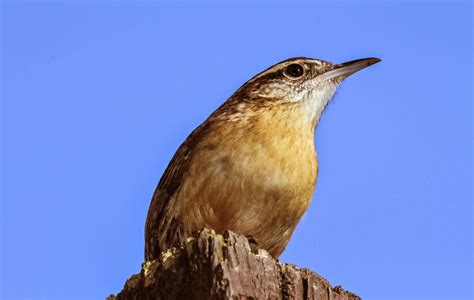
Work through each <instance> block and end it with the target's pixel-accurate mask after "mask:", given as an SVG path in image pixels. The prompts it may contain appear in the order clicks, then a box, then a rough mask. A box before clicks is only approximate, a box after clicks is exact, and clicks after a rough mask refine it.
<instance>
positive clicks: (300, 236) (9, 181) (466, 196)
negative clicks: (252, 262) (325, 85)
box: [1, 1, 473, 299]
mask: <svg viewBox="0 0 474 300" xmlns="http://www.w3.org/2000/svg"><path fill="white" fill-rule="evenodd" d="M1 31H2V38H3V41H2V44H1V48H2V49H1V50H2V66H1V68H2V78H1V83H2V95H1V99H2V160H1V163H2V165H1V168H2V206H1V226H2V237H1V238H2V239H1V258H2V261H1V270H2V273H1V283H2V287H1V289H2V291H1V298H2V299H102V298H104V297H105V296H106V295H108V294H110V293H115V292H118V291H119V290H120V289H121V287H122V285H123V283H124V282H125V279H126V278H127V277H128V276H130V275H131V274H133V273H136V272H138V271H139V270H140V264H141V262H142V258H143V244H144V242H143V227H144V222H145V216H146V212H147V208H148V204H149V201H150V197H151V195H152V193H153V190H154V188H155V185H156V183H157V182H158V180H159V178H160V176H161V174H162V172H163V171H164V169H165V167H166V165H167V164H168V162H169V160H170V158H171V156H172V155H173V153H174V152H175V150H176V148H177V147H178V146H179V145H180V143H181V142H182V141H183V140H184V139H185V138H186V136H187V135H188V134H189V133H190V132H191V130H193V129H194V128H195V127H196V126H197V125H198V124H199V123H200V122H202V121H203V120H204V119H205V118H206V117H207V116H208V115H209V113H211V112H212V111H213V110H214V109H215V108H216V107H217V106H218V105H219V104H220V103H222V102H223V101H224V100H226V98H227V97H228V96H230V94H231V93H232V92H233V91H235V90H236V89H237V88H238V87H239V86H240V85H241V84H242V83H243V82H245V81H246V80H247V79H248V78H250V77H251V76H253V75H254V74H256V73H258V72H259V71H261V70H263V69H265V68H266V67H268V66H270V65H272V64H274V63H276V62H278V61H280V60H283V59H286V58H288V57H292V56H310V57H317V58H322V59H325V60H329V61H332V62H344V61H347V60H352V59H357V58H362V57H367V56H376V57H380V58H382V59H383V61H382V62H381V63H379V64H377V65H375V66H373V67H371V68H369V69H366V70H363V71H361V72H360V73H358V74H356V75H354V76H353V77H351V78H349V79H348V80H347V81H346V82H345V83H343V85H342V86H341V87H340V89H339V91H338V93H337V94H336V96H335V99H334V101H333V102H332V103H331V104H330V106H329V107H328V109H327V111H326V113H325V115H324V116H323V118H322V121H321V123H320V125H319V127H318V129H317V134H316V135H317V137H316V146H317V149H318V154H319V159H320V172H319V182H318V186H317V188H316V192H315V196H314V200H313V202H312V205H311V207H310V209H309V211H308V213H307V214H306V216H305V217H304V219H303V220H302V222H301V223H300V225H299V227H298V228H297V230H296V233H295V235H294V237H293V238H292V240H291V241H290V244H289V246H288V247H287V250H286V252H285V253H284V254H283V256H282V260H283V261H285V262H290V263H294V264H297V265H299V266H301V267H308V268H310V269H312V270H315V271H317V272H318V273H319V274H321V275H323V276H324V277H326V278H327V279H328V280H330V281H331V283H333V284H341V285H343V286H344V287H345V288H347V289H349V290H352V291H354V292H356V293H358V294H359V295H361V296H363V297H364V298H365V299H382V298H383V299H385V298H386V299H388V298H391V299H407V298H412V299H424V298H426V299H435V298H439V299H469V298H471V297H472V296H473V295H472V250H473V249H472V238H473V236H472V235H473V230H472V200H473V199H472V112H473V111H472V67H473V65H472V60H473V57H472V5H471V4H470V3H469V2H467V1H466V2H454V1H446V2H438V3H434V2H430V1H425V2H408V1H404V2H397V1H390V2H386V1H380V2H376V1H371V2H358V3H351V2H338V3H331V2H330V1H328V2H325V3H319V4H318V3H313V4H310V3H296V2H292V3H290V2H288V3H286V4H285V3H279V4H277V3H273V4H270V3H269V2H265V3H260V4H251V3H250V2H246V3H240V4H239V3H235V2H234V3H233V4H226V5H219V4H218V3H217V2H214V3H208V4H202V5H193V4H186V3H182V4H171V3H168V4H163V3H153V2H151V1H142V2H138V3H132V1H130V2H126V1H123V2H119V1H113V2H106V1H87V2H84V3H82V4H81V3H79V2H74V4H65V3H61V2H59V1H54V2H33V1H30V2H23V3H14V2H13V1H7V2H4V3H3V7H2V15H1Z"/></svg>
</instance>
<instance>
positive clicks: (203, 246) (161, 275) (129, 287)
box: [107, 229, 360, 300]
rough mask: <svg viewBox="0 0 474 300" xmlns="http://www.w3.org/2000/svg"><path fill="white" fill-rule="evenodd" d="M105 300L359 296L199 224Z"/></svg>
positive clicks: (351, 299) (339, 299) (240, 238)
mask: <svg viewBox="0 0 474 300" xmlns="http://www.w3.org/2000/svg"><path fill="white" fill-rule="evenodd" d="M107 299H108V300H123V299H133V300H145V299H318V300H319V299H324V300H328V299H334V300H343V299H344V300H355V299H360V298H359V297H358V296H356V295H354V294H352V293H350V292H347V291H345V290H344V289H343V288H341V287H340V286H337V287H335V288H333V287H332V286H331V285H330V284H329V282H328V281H327V280H326V279H324V278H322V277H321V276H319V275H317V274H316V273H314V272H311V271H310V270H307V269H300V268H297V267H296V266H294V265H289V264H282V263H280V262H278V261H276V260H274V259H273V258H272V257H271V256H270V255H269V254H268V252H266V251H265V250H258V253H252V251H251V248H250V246H249V242H248V240H247V239H246V238H245V237H243V236H240V235H238V234H235V233H233V232H230V231H228V232H226V233H225V234H224V235H223V236H222V235H218V234H216V233H215V232H214V231H213V230H207V229H205V230H203V231H201V232H199V233H197V234H196V236H195V237H194V238H192V239H189V240H188V241H187V242H186V243H185V244H182V245H179V246H178V247H175V248H172V249H169V250H168V251H166V252H163V253H162V254H161V257H160V259H157V260H154V261H149V262H146V263H144V264H143V265H142V270H141V272H140V273H139V274H135V275H133V276H132V277H130V278H129V279H128V280H127V282H126V283H125V286H124V288H123V290H122V291H121V292H120V293H119V294H118V295H117V296H109V297H108V298H107Z"/></svg>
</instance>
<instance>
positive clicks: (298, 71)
mask: <svg viewBox="0 0 474 300" xmlns="http://www.w3.org/2000/svg"><path fill="white" fill-rule="evenodd" d="M284 72H285V74H286V75H288V76H289V77H293V78H298V77H301V76H303V73H304V69H303V66H301V65H299V64H291V65H289V66H287V67H286V68H285V70H284Z"/></svg>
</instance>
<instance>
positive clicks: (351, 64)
mask: <svg viewBox="0 0 474 300" xmlns="http://www.w3.org/2000/svg"><path fill="white" fill-rule="evenodd" d="M379 61H381V59H380V58H375V57H369V58H362V59H356V60H351V61H348V62H345V63H342V64H336V65H333V66H334V69H332V70H330V71H327V72H325V73H323V74H321V75H319V76H318V77H319V79H320V80H321V81H325V80H328V79H332V78H338V79H341V80H342V79H345V78H347V77H349V76H350V75H352V74H354V73H355V72H357V71H360V70H362V69H364V68H367V67H368V66H371V65H373V64H376V63H378V62H379Z"/></svg>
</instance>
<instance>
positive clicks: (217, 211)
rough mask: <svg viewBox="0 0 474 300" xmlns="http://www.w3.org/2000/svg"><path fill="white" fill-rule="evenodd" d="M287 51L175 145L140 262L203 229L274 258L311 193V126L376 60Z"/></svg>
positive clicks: (313, 166)
mask: <svg viewBox="0 0 474 300" xmlns="http://www.w3.org/2000/svg"><path fill="white" fill-rule="evenodd" d="M379 61H380V59H378V58H364V59H358V60H354V61H350V62H346V63H342V64H332V63H329V62H327V61H323V60H319V59H312V58H304V57H298V58H291V59H288V60H285V61H282V62H280V63H278V64H276V65H274V66H272V67H270V68H268V69H267V70H265V71H263V72H261V73H260V74H258V75H256V76H254V77H253V78H252V79H250V80H249V81H247V82H246V83H245V84H244V85H243V86H242V87H240V88H239V89H238V90H237V91H236V92H235V93H234V94H233V95H232V96H231V97H230V98H229V99H228V100H227V101H226V102H225V103H224V104H222V106H220V107H219V108H218V109H217V110H216V111H214V112H213V113H212V114H211V115H210V116H209V117H208V118H207V120H206V121H204V123H202V124H201V125H200V126H199V127H197V128H196V129H195V130H194V131H193V132H192V133H191V134H190V135H189V136H188V138H187V139H186V140H185V141H184V143H183V144H182V145H181V146H180V147H179V149H178V150H177V151H176V153H175V155H174V156H173V158H172V160H171V162H170V163H169V165H168V167H167V169H166V171H165V172H164V174H163V176H162V177H161V180H160V182H159V184H158V187H157V188H156V190H155V193H154V195H153V198H152V200H151V204H150V207H149V209H148V215H147V220H146V226H145V260H147V261H148V260H153V259H155V258H158V257H159V255H160V253H161V251H163V250H166V249H168V248H170V247H171V246H173V245H174V244H176V243H178V242H183V241H185V240H186V238H188V237H189V236H191V234H192V233H193V232H194V231H196V230H200V229H203V228H210V229H214V230H215V231H216V232H217V233H223V232H224V231H225V230H232V231H234V232H236V233H239V234H242V235H245V236H247V237H251V238H252V240H253V241H254V242H255V243H256V247H258V248H262V249H266V250H267V251H268V252H269V253H270V254H271V255H272V256H273V257H274V258H278V256H280V254H281V253H282V252H283V250H284V249H285V246H286V244H287V243H288V241H289V239H290V237H291V235H292V233H293V230H294V229H295V227H296V225H297V224H298V221H299V220H300V218H301V217H302V215H303V214H304V212H305V211H306V210H307V208H308V206H309V203H310V201H311V198H312V195H313V192H314V188H315V184H316V178H317V174H318V162H317V157H316V152H315V147H314V131H315V127H316V125H317V124H318V122H319V119H320V117H321V114H322V112H323V111H324V108H325V107H326V105H327V104H328V102H329V101H330V99H331V98H332V96H333V94H334V92H335V91H336V88H337V86H338V85H339V83H340V82H341V81H342V80H344V79H345V78H346V77H348V76H349V75H351V74H353V73H355V72H357V71H359V70H361V69H363V68H365V67H368V66H370V65H372V64H375V63H377V62H379Z"/></svg>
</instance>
